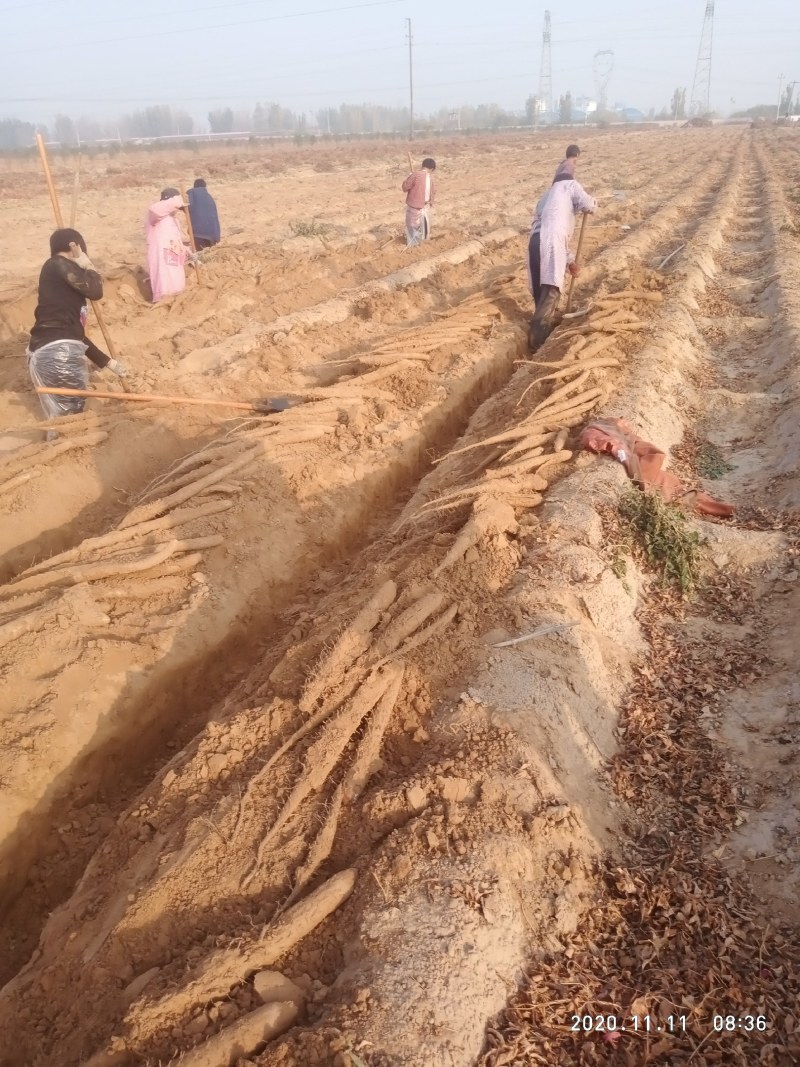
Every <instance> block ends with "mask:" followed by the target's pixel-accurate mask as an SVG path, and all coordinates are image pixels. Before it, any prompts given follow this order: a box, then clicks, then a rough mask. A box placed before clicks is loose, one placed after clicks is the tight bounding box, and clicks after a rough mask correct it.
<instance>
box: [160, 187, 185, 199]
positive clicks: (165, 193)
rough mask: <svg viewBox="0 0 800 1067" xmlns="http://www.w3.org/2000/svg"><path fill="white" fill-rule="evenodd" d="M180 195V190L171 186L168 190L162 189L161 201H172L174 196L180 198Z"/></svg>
mask: <svg viewBox="0 0 800 1067" xmlns="http://www.w3.org/2000/svg"><path fill="white" fill-rule="evenodd" d="M180 195H181V193H180V189H173V188H172V187H171V186H169V187H168V188H166V189H162V190H161V199H162V200H171V199H172V198H173V196H180Z"/></svg>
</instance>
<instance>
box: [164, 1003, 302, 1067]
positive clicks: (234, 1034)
mask: <svg viewBox="0 0 800 1067" xmlns="http://www.w3.org/2000/svg"><path fill="white" fill-rule="evenodd" d="M299 1014H300V1009H299V1007H298V1006H297V1004H294V1003H293V1002H291V1001H283V1002H279V1003H277V1004H265V1005H264V1006H263V1007H261V1008H256V1010H255V1011H251V1012H249V1013H248V1014H247V1015H244V1016H242V1018H241V1019H237V1020H236V1022H235V1023H232V1024H231V1025H230V1026H228V1027H226V1028H225V1029H224V1030H222V1031H221V1032H220V1033H218V1034H215V1035H214V1036H213V1037H210V1038H209V1039H208V1041H205V1042H203V1044H202V1045H200V1046H199V1048H195V1049H192V1050H191V1051H190V1052H187V1053H185V1055H183V1056H181V1058H180V1059H179V1060H178V1067H233V1064H235V1063H239V1061H240V1060H241V1058H242V1057H243V1056H248V1055H250V1053H252V1052H255V1051H256V1049H257V1048H258V1046H259V1045H261V1044H263V1043H264V1042H265V1041H272V1040H273V1038H276V1037H280V1035H281V1034H282V1033H284V1032H285V1031H286V1030H288V1029H289V1027H290V1026H292V1025H293V1023H294V1022H295V1020H296V1019H297V1016H298V1015H299Z"/></svg>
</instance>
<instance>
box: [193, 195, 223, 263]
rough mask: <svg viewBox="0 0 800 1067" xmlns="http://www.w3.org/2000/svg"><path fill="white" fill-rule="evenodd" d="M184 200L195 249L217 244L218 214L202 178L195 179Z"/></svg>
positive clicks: (218, 233)
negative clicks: (186, 205) (186, 201)
mask: <svg viewBox="0 0 800 1067" xmlns="http://www.w3.org/2000/svg"><path fill="white" fill-rule="evenodd" d="M186 199H187V200H188V201H189V218H190V219H191V221H192V233H193V234H194V243H195V245H196V246H197V248H198V249H201V248H210V247H211V246H212V245H216V244H219V239H220V235H221V231H220V226H219V212H218V211H217V204H216V201H215V200H214V197H213V196H212V195H211V193H210V192H209V191H208V189H207V188H206V183H205V179H204V178H196V179H195V183H194V186H193V187H192V188H191V189H190V190H189V192H188V193H187V194H186Z"/></svg>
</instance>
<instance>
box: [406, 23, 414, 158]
mask: <svg viewBox="0 0 800 1067" xmlns="http://www.w3.org/2000/svg"><path fill="white" fill-rule="evenodd" d="M406 24H407V25H408V31H407V35H408V110H409V122H408V139H409V141H413V140H414V52H413V42H414V38H413V37H412V36H411V19H406Z"/></svg>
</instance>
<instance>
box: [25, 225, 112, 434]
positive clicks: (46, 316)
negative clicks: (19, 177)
mask: <svg viewBox="0 0 800 1067" xmlns="http://www.w3.org/2000/svg"><path fill="white" fill-rule="evenodd" d="M102 296H103V279H102V278H101V277H100V275H99V274H98V272H97V270H95V267H94V265H93V264H92V261H91V260H90V259H89V256H88V255H87V252H86V242H85V241H84V239H83V237H81V235H80V234H79V233H78V231H77V230H69V229H67V230H56V231H55V233H53V234H52V236H51V237H50V259H48V260H47V262H46V263H45V264H44V266H43V267H42V270H41V273H40V275H39V302H38V304H37V305H36V311H35V312H34V318H35V320H36V321H35V325H34V327H33V329H32V330H31V339H30V343H29V344H28V351H27V356H28V371H29V373H30V376H31V381H32V382H33V384H34V385H35V386H39V387H42V386H44V387H48V388H51V389H59V388H61V389H64V388H66V389H87V388H88V386H89V364H88V362H87V360H91V362H92V363H94V365H95V366H96V367H99V368H100V370H104V369H105V368H106V367H107V368H108V369H109V370H110V371H112V372H113V373H114V374H117V375H118V376H119V377H120V378H124V377H125V375H126V373H127V371H126V370H125V367H123V365H122V364H121V363H120V362H119V360H116V359H111V357H110V356H107V355H106V354H105V352H102V351H101V350H100V349H99V348H98V347H97V345H95V344H93V343H92V342H91V341H90V340H89V339H88V338H87V336H86V333H85V330H84V328H85V326H86V319H87V317H88V315H89V307H88V301H89V300H101V299H102ZM39 400H40V402H41V405H42V409H43V410H44V413H45V416H46V417H47V418H48V419H50V418H55V417H56V416H59V415H74V414H77V413H79V412H81V411H83V409H84V407H85V405H86V401H85V399H84V398H83V397H78V396H53V395H50V394H43V393H40V394H39ZM47 436H48V439H52V438H54V437H57V436H58V435H57V434H56V432H55V431H53V430H51V431H50V432H49V433H48V435H47Z"/></svg>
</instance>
